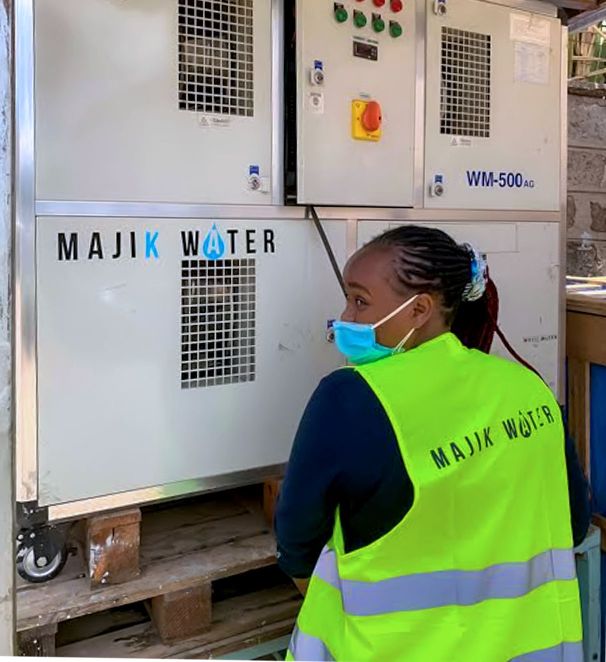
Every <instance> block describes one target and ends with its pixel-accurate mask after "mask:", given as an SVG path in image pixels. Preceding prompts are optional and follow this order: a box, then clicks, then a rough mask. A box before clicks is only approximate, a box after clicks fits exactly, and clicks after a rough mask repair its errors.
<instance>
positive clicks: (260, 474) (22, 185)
mask: <svg viewBox="0 0 606 662" xmlns="http://www.w3.org/2000/svg"><path fill="white" fill-rule="evenodd" d="M34 1H35V0H15V102H16V113H15V132H16V144H15V213H16V233H15V234H16V236H15V274H14V284H15V299H14V302H15V373H16V374H15V407H16V422H15V433H16V446H17V449H16V476H17V494H16V498H17V501H18V502H19V503H35V502H36V500H37V496H38V452H37V451H38V449H37V356H36V339H37V338H36V236H35V233H36V218H37V217H44V216H67V217H78V216H82V217H97V218H103V217H106V218H119V217H125V218H155V219H171V218H199V219H204V218H223V219H250V220H255V219H259V220H260V219H280V220H284V221H303V220H305V218H306V211H305V208H303V207H295V206H282V205H281V204H280V203H281V201H282V200H283V193H284V190H283V189H284V178H283V174H284V173H283V169H284V153H283V151H284V125H283V121H282V119H279V120H278V121H276V122H274V126H273V131H272V197H271V199H272V203H273V204H272V205H266V206H241V205H240V206H238V205H196V204H164V203H163V204H159V203H123V202H121V203H113V202H80V201H49V200H36V198H35V142H34V138H35V135H34V134H35V116H34V112H35V101H34V11H33V7H34ZM486 1H489V2H490V1H493V2H494V3H495V4H503V5H506V6H509V7H512V8H514V9H520V10H527V11H535V12H536V11H539V10H540V11H541V13H543V14H549V15H554V10H553V9H552V8H548V5H547V3H542V2H541V3H539V2H536V0H507V1H505V0H503V1H501V0H486ZM430 3H431V0H419V1H418V2H417V7H416V13H415V21H416V32H417V34H416V44H415V46H416V56H417V65H416V80H415V102H414V103H415V108H416V112H417V117H416V120H415V131H414V135H415V147H414V172H415V178H416V181H415V188H414V201H415V204H416V205H418V206H422V205H423V203H424V196H425V168H424V166H425V164H424V157H425V155H424V142H425V121H424V116H425V112H424V110H425V91H424V78H425V59H426V52H425V32H426V15H427V11H428V7H429V6H430ZM283 18H284V0H273V4H272V14H271V21H272V27H273V33H272V66H273V72H272V78H271V80H272V90H271V104H272V111H273V113H274V117H277V118H283V114H284V113H283V109H284V99H283V73H284V69H283V59H284V58H283V54H284V52H283V42H282V39H281V33H282V24H283ZM565 35H566V31H564V32H563V36H562V40H563V41H562V43H563V52H562V58H563V59H562V62H563V63H565V61H566V60H565V50H564V47H565ZM563 72H564V73H563V77H562V113H563V115H562V191H561V197H562V205H561V210H560V211H559V212H540V211H528V212H524V211H481V210H474V211H469V210H467V211H466V210H440V211H437V210H427V209H422V208H416V209H408V208H359V207H356V208H352V207H339V208H336V207H326V208H320V209H318V212H319V214H320V216H321V217H323V218H325V219H334V220H337V219H338V220H343V221H346V222H348V251H353V250H354V249H355V247H356V244H357V226H356V223H355V222H356V221H362V220H377V221H383V222H385V221H391V220H394V221H398V220H401V221H419V222H423V221H433V222H460V221H468V222H473V221H490V220H498V221H503V222H507V221H509V222H516V221H518V222H519V221H524V222H543V223H544V222H554V223H555V222H559V223H560V224H561V226H562V240H561V241H562V259H565V241H564V239H565V231H566V230H565V223H564V216H563V215H565V209H566V158H565V156H566V127H565V120H566V113H565V104H566V85H565V80H564V76H565V67H563ZM562 264H564V262H562ZM564 271H565V270H563V272H562V311H563V312H562V316H561V320H560V338H561V339H562V341H561V344H560V352H561V356H560V365H561V366H563V365H564V363H563V360H564V354H563V352H564V347H565V343H564V329H565V288H564V283H565V273H564ZM561 373H562V375H563V370H562V371H561ZM560 390H561V386H560ZM281 469H282V467H280V466H277V467H265V468H259V469H253V470H251V471H244V472H238V473H234V474H229V475H224V476H217V477H213V478H209V479H199V480H193V481H184V482H179V483H173V484H170V485H163V486H152V487H149V488H145V489H141V490H135V491H131V492H124V493H120V494H110V495H105V496H101V497H95V498H91V499H86V500H81V501H77V502H71V503H64V504H56V505H52V506H49V508H48V517H49V519H50V520H57V519H68V518H72V517H77V516H82V515H85V514H88V513H91V512H98V511H102V510H111V509H115V508H119V507H123V506H127V505H132V504H134V503H147V502H151V501H159V500H165V499H172V498H176V497H180V496H184V495H187V494H194V493H197V492H205V491H209V490H215V489H223V488H227V487H231V486H234V485H241V484H244V483H251V482H257V481H259V480H262V479H263V478H265V477H267V476H269V475H272V474H274V473H276V472H279V471H280V470H281Z"/></svg>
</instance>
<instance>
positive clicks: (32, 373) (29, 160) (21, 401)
mask: <svg viewBox="0 0 606 662" xmlns="http://www.w3.org/2000/svg"><path fill="white" fill-rule="evenodd" d="M14 20H15V23H14V25H15V107H16V112H15V238H14V251H15V254H14V269H15V273H14V297H15V298H14V306H15V312H14V315H15V336H14V340H15V439H16V442H15V443H16V453H15V465H16V475H17V484H16V498H17V501H19V502H27V501H34V500H35V499H36V498H37V492H38V490H37V485H38V477H37V474H38V445H37V385H36V366H37V360H36V219H35V215H34V200H35V177H36V173H35V155H34V5H33V0H16V3H15V19H14Z"/></svg>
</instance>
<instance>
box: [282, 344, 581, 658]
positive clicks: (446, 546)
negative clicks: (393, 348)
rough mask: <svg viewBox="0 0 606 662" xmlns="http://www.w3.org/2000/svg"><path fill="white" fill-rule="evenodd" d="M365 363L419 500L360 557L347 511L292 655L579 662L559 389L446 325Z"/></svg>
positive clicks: (317, 576)
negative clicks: (349, 545)
mask: <svg viewBox="0 0 606 662" xmlns="http://www.w3.org/2000/svg"><path fill="white" fill-rule="evenodd" d="M355 369H356V370H357V371H358V373H359V374H360V375H361V376H362V377H363V378H364V379H365V380H366V382H367V383H368V384H369V386H370V387H371V388H372V390H373V391H374V393H375V394H376V395H377V397H378V398H379V400H380V401H381V403H382V405H383V407H384V409H385V411H386V412H387V415H388V416H389V419H390V421H391V424H392V425H393V428H394V431H395V434H396V437H397V440H398V444H399V447H400V451H401V453H402V456H403V459H404V464H405V466H406V470H407V471H408V474H409V476H410V479H411V481H412V484H413V486H414V491H415V497H414V503H413V505H412V507H411V509H410V511H409V512H408V513H407V515H406V516H405V517H404V519H403V520H402V522H401V523H400V524H398V525H397V526H396V527H395V528H394V529H392V530H391V531H390V532H388V533H387V534H385V535H384V536H383V537H381V538H380V539H378V540H376V541H375V542H373V543H372V544H370V545H368V546H366V547H363V548H361V549H358V550H355V551H352V552H349V553H346V552H345V550H344V544H343V535H342V531H341V526H340V523H339V517H338V513H337V517H336V525H335V530H334V534H333V537H332V539H331V540H330V542H329V543H328V545H327V546H326V548H325V549H324V551H323V552H322V554H321V556H320V559H319V560H318V563H317V566H316V569H315V571H314V574H313V576H312V579H311V582H310V585H309V590H308V593H307V596H306V599H305V601H304V604H303V607H302V610H301V613H300V614H299V618H298V622H297V627H296V629H295V632H294V634H293V637H292V641H291V645H290V649H289V659H295V660H333V659H334V660H352V661H357V660H360V661H361V660H376V661H377V662H378V661H381V662H387V661H390V662H393V661H394V660H402V661H405V662H458V661H461V662H508V661H509V660H516V662H522V661H523V662H580V661H581V660H582V659H583V652H582V626H581V609H580V602H579V590H578V585H577V580H576V574H575V564H574V554H573V549H572V548H573V543H572V533H571V525H570V510H569V501H568V486H567V474H566V461H565V452H564V430H563V425H562V420H561V415H560V411H559V407H558V404H557V401H556V400H555V399H554V397H553V394H552V393H551V391H550V390H549V389H548V388H547V387H546V386H545V384H543V382H542V381H541V380H540V379H539V378H538V377H537V376H536V375H534V374H533V373H531V372H530V371H528V370H526V369H525V368H522V367H521V366H519V365H517V364H515V363H512V362H509V361H505V360H503V359H500V358H497V357H494V356H489V355H486V354H483V353H481V352H478V351H471V350H468V349H466V348H465V347H463V345H462V344H461V343H460V342H459V341H458V340H457V338H456V337H455V336H454V335H452V334H450V333H447V334H444V335H442V336H440V337H438V338H436V339H434V340H432V341H429V342H427V343H424V344H423V345H421V346H419V347H417V348H415V349H413V350H410V351H407V352H404V353H402V354H396V355H394V356H391V357H389V358H386V359H382V360H380V361H377V362H374V363H370V364H367V365H364V366H360V367H358V368H355ZM360 415H361V416H363V415H364V413H363V412H360ZM375 441H376V443H380V442H381V440H380V439H377V440H375Z"/></svg>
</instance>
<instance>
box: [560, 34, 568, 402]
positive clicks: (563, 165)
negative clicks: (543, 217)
mask: <svg viewBox="0 0 606 662" xmlns="http://www.w3.org/2000/svg"><path fill="white" fill-rule="evenodd" d="M560 67H561V72H560V73H561V75H560V81H561V82H560V141H561V142H560V290H561V293H560V328H559V331H558V336H559V339H560V346H559V360H558V363H559V364H560V379H559V384H558V399H559V401H560V404H563V403H564V402H565V401H566V238H567V227H566V207H567V204H568V190H567V189H568V29H567V28H566V27H565V26H562V45H561V65H560Z"/></svg>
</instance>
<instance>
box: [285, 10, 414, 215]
mask: <svg viewBox="0 0 606 662" xmlns="http://www.w3.org/2000/svg"><path fill="white" fill-rule="evenodd" d="M297 85H298V95H297V124H298V127H297V128H298V143H297V150H298V151H297V159H298V173H297V186H298V201H299V202H300V203H311V204H327V205H366V206H372V205H377V206H402V207H409V206H412V203H413V139H414V126H415V6H414V2H404V3H403V2H402V1H401V0H387V1H386V0H339V1H338V2H334V3H333V2H328V1H327V0H298V2H297Z"/></svg>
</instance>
